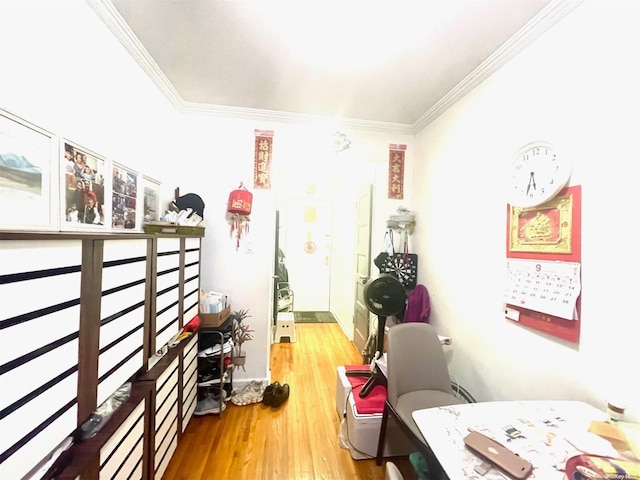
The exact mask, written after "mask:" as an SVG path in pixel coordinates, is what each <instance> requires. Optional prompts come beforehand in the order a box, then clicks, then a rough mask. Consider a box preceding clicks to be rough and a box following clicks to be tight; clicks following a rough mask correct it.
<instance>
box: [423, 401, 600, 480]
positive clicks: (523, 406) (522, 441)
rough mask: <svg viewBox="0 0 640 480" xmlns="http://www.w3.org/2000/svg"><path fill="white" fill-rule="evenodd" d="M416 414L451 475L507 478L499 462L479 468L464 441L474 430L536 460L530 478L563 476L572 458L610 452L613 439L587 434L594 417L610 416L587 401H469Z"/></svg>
mask: <svg viewBox="0 0 640 480" xmlns="http://www.w3.org/2000/svg"><path fill="white" fill-rule="evenodd" d="M413 419H414V420H415V422H416V424H417V425H418V428H419V429H420V432H421V433H422V435H423V436H424V438H425V440H426V441H427V443H428V444H429V446H430V447H431V450H432V451H433V453H434V454H435V456H436V457H437V459H438V461H439V462H440V464H441V465H442V468H443V469H444V471H445V472H446V474H447V475H448V476H449V479H450V480H468V479H475V480H504V479H505V478H508V477H506V476H505V475H503V474H502V473H501V472H500V471H499V470H498V469H497V468H495V467H494V468H492V469H491V470H490V471H489V472H488V473H486V474H485V475H480V474H479V473H477V472H476V471H475V470H474V468H475V467H476V466H478V465H480V464H481V463H482V461H481V460H480V459H479V457H477V456H476V455H475V454H473V453H472V452H471V451H470V450H468V449H467V448H466V447H465V445H464V442H463V438H464V437H465V436H466V435H467V433H468V432H469V430H470V429H474V430H477V431H479V432H481V433H484V434H485V435H488V436H490V437H492V438H494V439H495V440H497V441H498V442H500V443H501V444H503V445H504V446H505V447H507V448H509V449H510V450H512V451H514V452H515V453H517V454H518V455H520V456H521V457H523V458H525V459H527V460H528V461H529V462H531V464H532V465H533V466H534V469H533V472H532V474H531V475H530V476H529V477H528V479H527V480H529V479H531V480H533V479H538V480H562V479H563V478H564V465H565V463H566V461H567V459H568V458H570V457H572V456H574V455H578V454H579V453H583V451H584V452H588V453H599V454H601V455H606V454H610V453H611V450H610V448H611V447H610V444H609V443H608V442H604V443H603V441H602V439H600V438H599V437H597V436H595V435H594V434H591V433H588V428H589V424H590V422H591V421H592V420H597V421H606V419H607V415H606V413H605V412H602V411H600V410H598V409H597V408H595V407H593V406H591V405H588V404H586V403H583V402H576V401H562V400H560V401H515V402H484V403H470V404H463V405H452V406H448V407H438V408H427V409H424V410H416V411H415V412H413ZM507 431H509V432H510V433H511V436H512V437H513V438H510V437H509V435H508V434H507ZM518 432H520V434H518ZM577 447H580V449H581V450H578V448H577Z"/></svg>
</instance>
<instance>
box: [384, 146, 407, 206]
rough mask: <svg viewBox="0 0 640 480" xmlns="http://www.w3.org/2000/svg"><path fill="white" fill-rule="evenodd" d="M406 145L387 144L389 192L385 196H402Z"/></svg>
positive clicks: (392, 197) (393, 197) (400, 197)
mask: <svg viewBox="0 0 640 480" xmlns="http://www.w3.org/2000/svg"><path fill="white" fill-rule="evenodd" d="M406 149H407V146H406V145H395V144H393V143H392V144H390V145H389V182H388V183H389V193H388V195H387V198H391V199H395V200H402V199H403V198H404V152H405V150H406Z"/></svg>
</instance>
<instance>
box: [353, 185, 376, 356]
mask: <svg viewBox="0 0 640 480" xmlns="http://www.w3.org/2000/svg"><path fill="white" fill-rule="evenodd" d="M372 208H373V187H372V186H368V187H366V188H364V189H363V190H362V191H360V192H359V194H358V198H357V200H356V278H355V279H354V280H355V289H356V294H355V302H354V305H353V342H354V343H355V345H356V347H357V348H358V350H360V351H362V350H364V347H365V345H366V343H367V340H368V339H369V309H368V308H367V306H366V305H365V303H364V286H365V285H366V283H367V282H368V281H369V278H370V276H371V213H372Z"/></svg>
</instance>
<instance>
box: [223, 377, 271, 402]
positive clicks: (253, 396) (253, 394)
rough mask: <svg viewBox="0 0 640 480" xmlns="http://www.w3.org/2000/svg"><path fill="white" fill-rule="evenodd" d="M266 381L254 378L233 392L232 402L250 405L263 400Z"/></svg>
mask: <svg viewBox="0 0 640 480" xmlns="http://www.w3.org/2000/svg"><path fill="white" fill-rule="evenodd" d="M264 384H265V382H263V381H260V380H253V381H251V382H249V383H247V384H246V385H245V386H244V387H242V388H241V389H240V390H234V391H233V392H232V393H231V403H233V404H234V405H250V404H252V403H258V402H261V401H262V398H263V394H264V391H265V385H264Z"/></svg>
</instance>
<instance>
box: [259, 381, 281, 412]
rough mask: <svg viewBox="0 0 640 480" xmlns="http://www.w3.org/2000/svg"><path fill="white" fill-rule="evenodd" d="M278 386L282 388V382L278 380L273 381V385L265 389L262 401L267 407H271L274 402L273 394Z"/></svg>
mask: <svg viewBox="0 0 640 480" xmlns="http://www.w3.org/2000/svg"><path fill="white" fill-rule="evenodd" d="M276 388H280V384H279V383H278V382H273V383H272V384H271V385H268V386H267V388H265V389H264V394H263V396H262V403H264V404H265V405H266V406H267V407H271V406H272V404H273V400H274V397H273V394H274V391H275V389H276Z"/></svg>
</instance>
